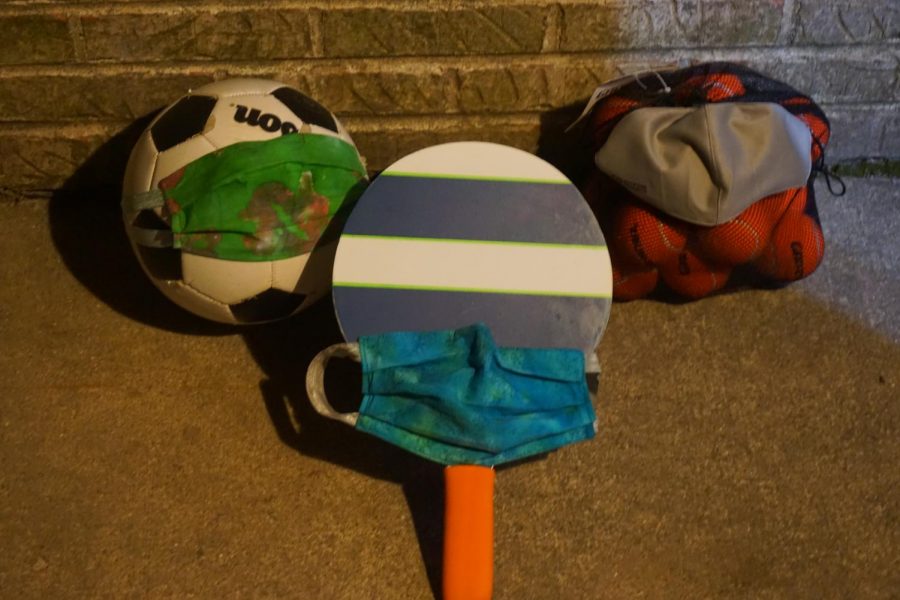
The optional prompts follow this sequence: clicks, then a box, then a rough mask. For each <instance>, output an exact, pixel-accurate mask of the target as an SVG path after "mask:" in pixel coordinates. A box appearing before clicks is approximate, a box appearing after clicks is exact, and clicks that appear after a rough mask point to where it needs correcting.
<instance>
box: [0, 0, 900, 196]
mask: <svg viewBox="0 0 900 600" xmlns="http://www.w3.org/2000/svg"><path fill="white" fill-rule="evenodd" d="M0 32H3V33H2V35H0V148H2V150H0V152H2V157H0V158H2V160H0V187H5V188H13V189H22V188H30V189H49V188H55V187H58V186H61V185H63V184H64V183H65V182H67V181H68V185H74V186H87V185H90V184H96V183H108V182H109V181H107V179H108V178H110V177H112V176H115V175H118V174H120V173H121V165H122V163H123V162H124V160H125V158H127V153H128V151H129V148H128V147H127V146H128V143H130V141H131V140H133V137H134V136H133V134H134V132H133V131H131V130H133V129H134V126H132V127H131V128H130V129H129V128H128V126H129V125H130V124H132V123H133V122H134V121H135V119H136V118H138V117H140V116H142V115H145V114H147V113H149V112H151V111H153V110H155V109H157V108H159V107H161V106H163V105H165V104H167V103H168V102H170V101H172V100H173V99H175V98H177V97H178V96H179V95H180V94H181V93H183V92H184V91H185V90H187V89H188V88H191V87H197V86H199V85H201V84H203V83H206V82H208V81H211V80H213V79H221V78H224V77H228V76H241V75H243V76H260V77H271V78H276V79H281V80H283V81H285V82H287V83H290V84H293V85H295V86H298V87H299V88H301V89H303V90H305V91H307V92H308V93H309V94H310V95H312V96H314V97H315V98H317V99H318V100H319V101H321V102H322V103H323V104H325V105H326V106H328V107H329V108H331V110H332V111H334V112H335V113H337V114H338V115H339V116H340V117H341V118H342V120H343V121H344V122H345V124H346V125H347V127H348V129H349V130H350V131H351V133H352V134H353V136H354V138H355V139H356V141H357V143H358V145H359V146H360V149H361V150H362V152H363V153H364V154H365V155H366V156H367V158H368V160H369V164H370V166H371V167H372V168H373V169H378V168H381V167H383V166H385V165H386V164H388V163H390V162H391V161H392V160H394V159H396V158H398V157H400V156H402V155H403V154H405V153H407V152H410V151H412V150H414V149H416V148H420V147H423V146H426V145H430V144H433V143H437V142H440V141H448V140H454V139H486V140H493V141H498V142H503V143H508V144H512V145H515V146H519V147H521V148H525V149H527V150H532V151H534V150H535V149H536V148H537V146H538V142H539V139H540V137H541V135H542V130H543V131H544V132H545V133H546V131H547V130H548V129H551V130H552V129H554V128H561V127H563V126H564V125H565V124H566V123H565V122H566V120H567V119H570V118H571V107H572V106H574V105H575V103H577V102H579V101H583V100H584V99H585V98H586V97H587V96H588V95H589V94H590V93H591V91H592V90H593V88H594V87H595V86H596V85H597V84H598V83H600V82H602V81H603V80H605V79H607V78H610V77H613V76H616V75H618V74H619V73H620V70H622V71H626V72H627V71H629V70H633V69H638V68H644V67H646V66H648V65H658V64H665V63H669V62H672V61H675V60H681V59H684V60H689V61H704V60H731V61H737V62H743V63H745V64H748V65H749V66H751V67H753V68H756V69H759V70H762V71H763V72H766V73H768V74H770V75H771V76H773V77H776V78H779V79H782V80H784V81H786V82H788V83H790V84H792V85H793V86H795V87H797V88H799V89H801V90H803V91H806V92H807V93H810V94H811V95H812V96H813V97H814V98H815V99H816V100H817V101H818V102H819V103H820V104H822V105H823V107H824V108H825V110H826V113H827V114H828V115H829V117H830V118H831V120H832V124H833V129H834V134H833V142H832V144H831V147H830V152H829V158H830V159H831V160H848V159H854V158H863V157H887V158H897V157H900V2H898V0H599V1H598V0H595V1H585V0H567V1H560V2H551V1H544V0H504V1H496V2H489V1H484V0H443V1H436V0H396V1H390V0H375V1H363V0H334V1H328V0H272V1H264V0H257V2H255V3H250V2H243V1H241V2H235V1H232V0H218V1H199V0H194V1H191V0H181V1H177V2H175V1H169V0H163V1H158V2H150V1H147V0H119V1H116V2H90V1H80V0H54V1H31V0H12V1H9V0H7V1H0ZM566 107H569V109H566ZM123 131H124V132H125V133H122V132H123ZM117 134H118V135H117ZM111 139H113V143H112V145H111V143H110V140H111ZM116 140H119V142H118V144H119V145H118V146H116ZM101 147H103V148H104V151H103V152H100V153H99V154H98V153H97V150H98V148H101ZM111 149H112V152H111ZM86 165H88V167H89V168H88V167H86ZM76 171H78V172H79V176H78V177H76V178H72V175H73V173H75V172H76Z"/></svg>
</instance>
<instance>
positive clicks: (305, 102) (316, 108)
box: [272, 87, 338, 133]
mask: <svg viewBox="0 0 900 600" xmlns="http://www.w3.org/2000/svg"><path fill="white" fill-rule="evenodd" d="M272 95H273V96H275V97H276V98H278V99H279V100H281V103H282V104H284V105H285V106H286V107H288V109H290V111H291V112H292V113H294V114H295V115H296V116H297V118H298V119H299V120H300V121H301V122H303V123H309V124H310V125H318V126H319V127H322V128H325V129H329V130H331V131H333V132H334V133H337V131H338V129H337V124H336V123H335V121H334V117H333V116H332V114H331V113H330V112H328V109H326V108H325V107H324V106H322V105H321V104H319V103H318V102H316V101H315V100H313V99H312V98H310V97H309V96H307V95H306V94H303V93H301V92H300V91H299V90H295V89H294V88H290V87H281V88H278V89H277V90H275V91H273V92H272Z"/></svg>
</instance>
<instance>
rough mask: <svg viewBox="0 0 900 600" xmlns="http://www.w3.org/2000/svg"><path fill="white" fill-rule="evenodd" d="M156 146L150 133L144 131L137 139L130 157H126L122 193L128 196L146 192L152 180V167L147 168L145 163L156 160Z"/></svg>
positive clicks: (148, 163)
mask: <svg viewBox="0 0 900 600" xmlns="http://www.w3.org/2000/svg"><path fill="white" fill-rule="evenodd" d="M157 154H158V153H157V151H156V147H155V146H154V145H153V138H151V137H150V133H149V132H148V131H145V132H144V133H143V135H141V137H140V139H138V141H137V144H135V146H134V150H132V151H131V157H130V158H129V159H128V165H127V166H126V167H125V179H124V181H123V182H122V194H124V195H126V196H130V195H132V194H138V193H140V192H146V191H147V190H149V189H150V182H151V181H152V180H153V169H148V168H147V165H152V164H154V163H155V162H156V156H157Z"/></svg>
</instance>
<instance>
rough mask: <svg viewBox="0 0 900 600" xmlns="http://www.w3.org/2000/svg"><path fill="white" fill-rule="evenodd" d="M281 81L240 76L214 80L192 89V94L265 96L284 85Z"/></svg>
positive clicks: (223, 96)
mask: <svg viewBox="0 0 900 600" xmlns="http://www.w3.org/2000/svg"><path fill="white" fill-rule="evenodd" d="M283 85H284V84H283V83H281V82H279V81H272V80H271V79H255V78H252V77H240V78H235V79H223V80H222V81H214V82H212V83H207V84H206V85H204V86H201V87H198V88H197V89H196V90H191V94H192V95H194V94H204V95H207V96H216V97H217V98H231V97H232V96H246V95H257V96H264V95H267V94H269V93H271V92H272V90H276V89H278V88H280V87H281V86H283Z"/></svg>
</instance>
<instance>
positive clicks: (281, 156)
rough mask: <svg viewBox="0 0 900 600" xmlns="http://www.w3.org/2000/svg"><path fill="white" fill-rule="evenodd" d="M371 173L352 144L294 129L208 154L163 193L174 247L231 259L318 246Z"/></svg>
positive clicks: (163, 185) (275, 256) (163, 184)
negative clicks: (290, 131) (276, 136)
mask: <svg viewBox="0 0 900 600" xmlns="http://www.w3.org/2000/svg"><path fill="white" fill-rule="evenodd" d="M365 179H366V171H365V167H364V166H363V164H362V162H361V160H360V158H359V155H358V154H357V152H356V149H355V148H354V147H353V146H352V145H351V144H349V143H347V142H345V141H343V140H341V139H338V138H336V137H331V136H326V135H315V134H288V135H283V136H281V137H278V138H275V139H272V140H267V141H262V142H241V143H237V144H233V145H231V146H227V147H225V148H223V149H221V150H217V151H215V152H213V153H211V154H207V155H205V156H202V157H200V158H198V159H197V160H195V161H193V162H191V163H190V164H188V165H187V166H185V167H184V168H182V169H179V170H178V171H176V172H174V173H172V174H171V175H169V176H168V177H166V178H165V179H163V180H161V181H160V182H159V188H160V190H159V191H160V192H161V194H162V198H161V200H162V216H163V218H164V219H166V220H167V221H168V223H169V225H170V226H171V228H172V234H173V236H172V237H173V246H174V247H176V248H180V249H182V250H184V251H185V252H191V253H194V254H201V255H206V256H212V257H216V258H222V259H227V260H239V261H269V260H279V259H282V258H290V257H292V256H299V255H301V254H305V253H307V252H309V251H310V250H312V248H313V246H315V244H316V241H317V240H318V239H319V237H320V236H321V235H322V232H323V231H324V230H325V228H326V227H327V225H328V223H329V221H330V220H331V218H332V217H333V216H334V214H335V213H336V212H337V210H338V209H339V208H340V207H341V205H342V204H343V203H344V202H345V201H348V200H352V199H353V198H354V197H355V196H356V195H358V193H359V192H360V191H361V190H360V188H361V187H362V186H361V185H360V183H361V182H363V181H365Z"/></svg>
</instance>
